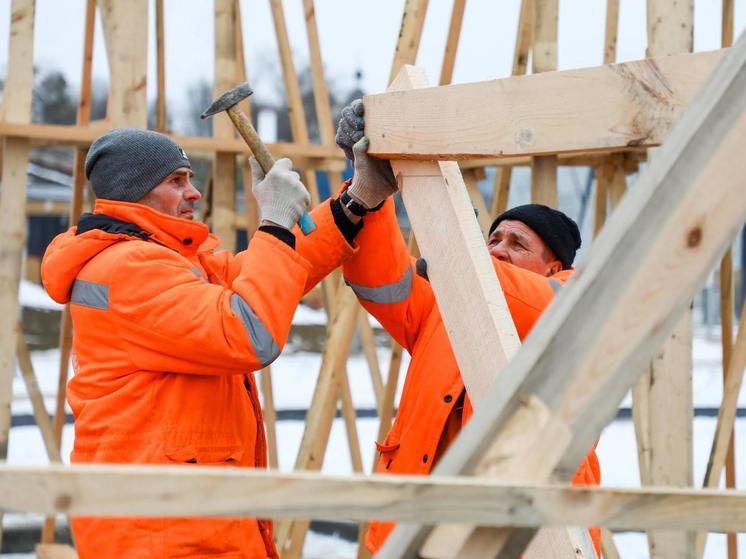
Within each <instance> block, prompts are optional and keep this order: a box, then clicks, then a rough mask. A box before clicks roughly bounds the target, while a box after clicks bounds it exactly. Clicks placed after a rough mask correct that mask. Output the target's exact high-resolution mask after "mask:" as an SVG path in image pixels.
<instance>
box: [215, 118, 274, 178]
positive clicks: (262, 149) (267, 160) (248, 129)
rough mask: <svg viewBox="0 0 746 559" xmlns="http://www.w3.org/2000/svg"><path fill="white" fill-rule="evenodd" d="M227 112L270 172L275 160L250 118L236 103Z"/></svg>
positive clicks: (264, 169)
mask: <svg viewBox="0 0 746 559" xmlns="http://www.w3.org/2000/svg"><path fill="white" fill-rule="evenodd" d="M227 112H228V116H229V117H231V120H232V121H233V124H234V125H235V126H236V129H237V130H238V133H239V134H241V137H242V138H243V139H244V140H245V141H246V143H247V144H248V145H249V148H250V149H251V153H253V154H254V157H256V160H257V161H258V162H259V165H261V167H262V170H263V171H264V172H265V173H269V170H270V169H271V168H272V165H274V164H275V160H274V158H273V157H272V154H271V153H269V150H268V149H267V146H265V145H264V142H262V140H261V138H259V134H257V133H256V130H255V129H254V125H253V124H251V121H250V120H249V118H248V117H247V116H246V115H245V114H244V112H243V111H242V110H241V109H239V108H238V107H237V106H236V105H234V106H232V107H231V108H230V109H228V111H227Z"/></svg>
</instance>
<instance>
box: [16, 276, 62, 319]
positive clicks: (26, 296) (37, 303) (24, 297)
mask: <svg viewBox="0 0 746 559" xmlns="http://www.w3.org/2000/svg"><path fill="white" fill-rule="evenodd" d="M18 299H19V301H20V302H21V306H22V307H33V308H35V309H45V310H48V311H61V310H62V308H63V305H60V304H59V303H56V302H55V301H54V300H53V299H52V298H51V297H50V296H49V295H47V292H46V291H44V288H43V287H42V286H41V285H39V284H36V283H34V282H32V281H28V280H25V279H22V280H21V283H20V284H19V286H18Z"/></svg>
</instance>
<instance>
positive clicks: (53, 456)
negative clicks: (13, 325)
mask: <svg viewBox="0 0 746 559" xmlns="http://www.w3.org/2000/svg"><path fill="white" fill-rule="evenodd" d="M17 338H18V368H19V369H20V370H21V377H22V378H23V383H24V384H25V386H26V393H27V394H28V398H29V400H30V401H31V407H32V409H33V412H34V420H35V421H36V425H37V426H38V427H39V431H41V438H42V440H43V441H44V449H45V450H46V451H47V457H48V458H49V460H50V461H51V462H61V461H62V459H61V458H60V448H59V443H58V442H57V441H56V440H55V437H54V430H53V429H52V422H51V421H50V420H49V415H47V409H46V407H45V405H44V396H43V395H42V393H41V389H40V388H39V382H38V381H37V380H36V374H34V365H33V363H32V362H31V355H30V353H29V349H28V344H27V343H26V338H25V337H24V336H23V328H22V324H21V323H20V322H19V323H18V336H17Z"/></svg>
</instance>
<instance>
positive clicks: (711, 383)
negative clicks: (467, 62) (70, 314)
mask: <svg viewBox="0 0 746 559" xmlns="http://www.w3.org/2000/svg"><path fill="white" fill-rule="evenodd" d="M32 295H33V297H40V295H39V294H38V293H36V292H34V293H33V294H32ZM42 302H43V298H42ZM40 304H41V303H40ZM324 322H325V316H324V313H323V312H321V311H313V310H309V309H306V308H300V309H299V311H298V313H297V314H296V319H295V324H318V323H324ZM58 359H59V352H58V351H57V350H49V351H39V352H34V353H33V355H32V360H33V363H34V368H35V371H36V374H37V376H38V379H39V383H40V385H41V390H42V392H43V394H44V396H45V400H46V402H47V407H48V409H53V408H52V406H53V401H54V396H55V391H56V385H57V367H58ZM720 359H721V356H720V345H719V341H718V340H713V339H707V338H706V337H705V336H704V335H703V334H697V335H696V336H695V342H694V369H695V370H694V404H695V407H698V408H716V407H717V406H718V405H719V402H720V398H721V395H722V380H721V378H722V372H721V364H720ZM388 361H389V351H388V349H387V348H385V347H380V348H379V362H380V363H381V369H382V371H383V373H384V375H385V374H386V371H387V368H388ZM408 361H409V359H408V356H407V355H405V357H404V363H403V368H404V369H405V368H406V366H407V364H408ZM320 363H321V355H320V354H319V353H310V352H304V351H293V348H292V347H290V348H288V349H287V350H286V352H285V353H284V354H283V355H282V357H281V358H280V359H278V361H277V362H276V363H275V364H274V365H273V366H272V371H273V372H272V375H273V377H272V381H273V385H274V391H275V406H276V408H277V409H278V410H299V409H307V408H308V406H309V404H310V401H311V397H312V394H313V388H314V386H315V382H316V377H317V375H318V369H319V365H320ZM404 369H403V370H404ZM348 372H349V375H350V386H351V389H352V396H353V400H354V402H355V405H356V407H357V408H358V409H361V408H367V409H370V408H373V407H374V397H373V389H372V385H371V382H370V375H369V373H368V369H367V364H366V362H365V359H364V357H363V356H362V355H361V354H359V353H358V354H354V355H352V356H351V358H350V361H349V362H348ZM402 380H403V375H402V378H400V386H399V390H401V385H402ZM739 406H740V407H742V408H743V407H746V388H745V389H744V390H742V392H741V394H740V397H739ZM622 407H629V398H627V399H625V401H624V402H622ZM12 412H13V414H14V415H15V416H18V415H26V414H30V413H31V405H30V403H29V401H28V399H27V397H26V392H25V388H24V386H23V382H22V380H21V378H20V376H19V375H16V379H15V380H14V384H13V405H12ZM715 423H716V419H715V418H714V417H697V418H696V419H695V421H694V449H695V455H694V479H695V481H696V483H697V484H700V483H701V481H702V479H703V476H704V471H705V466H706V462H707V456H708V454H709V449H710V445H711V441H712V436H713V433H714V429H715ZM303 425H304V424H303V422H302V421H295V420H287V421H280V422H278V425H277V436H278V441H279V443H280V444H279V467H280V470H282V471H289V470H291V469H292V466H293V463H294V460H295V455H296V453H297V451H298V447H299V444H300V439H301V436H302V432H303ZM376 431H377V422H376V420H375V419H372V418H371V419H367V418H361V419H359V420H358V434H359V436H360V443H361V448H362V450H363V461H364V464H365V468H366V470H367V471H370V469H371V464H372V460H373V455H374V445H373V442H374V438H375V435H376ZM72 434H73V433H72V426H70V425H68V426H66V427H65V431H64V435H63V448H62V451H63V455H64V456H68V454H69V452H70V447H71V444H72ZM345 436H346V435H345V429H344V424H343V422H342V420H336V421H335V423H334V426H333V429H332V434H331V438H330V442H329V450H328V453H327V455H326V459H325V462H324V467H323V471H324V472H326V473H335V474H344V473H349V472H351V471H352V468H351V463H350V458H349V451H348V448H347V443H346V439H345ZM736 449H737V450H736V452H737V456H736V462H737V484H738V487H740V488H743V487H744V486H746V418H740V419H738V420H737V422H736ZM598 455H599V459H600V462H601V468H602V475H603V484H604V485H607V486H618V487H635V486H639V476H638V470H637V453H636V445H635V436H634V428H633V424H632V422H631V421H630V420H623V419H622V420H616V421H614V422H613V423H612V424H611V425H609V426H608V427H607V428H606V430H605V431H604V432H603V434H602V435H601V439H600V443H599V446H598ZM8 462H9V463H11V464H29V465H32V464H33V465H40V464H45V463H47V460H46V456H45V453H44V450H43V445H42V441H41V436H40V434H39V432H38V429H37V428H36V427H35V426H27V427H14V428H13V429H12V430H11V434H10V445H9V455H8ZM38 522H40V517H38V516H35V515H19V514H9V515H6V517H5V526H6V527H11V526H20V525H28V524H30V523H38ZM615 540H616V543H617V545H618V547H619V550H620V552H621V555H622V557H623V558H624V559H627V558H630V559H637V558H639V559H643V558H646V557H648V551H647V543H646V539H645V536H644V535H643V534H634V533H629V534H617V535H616V536H615ZM739 547H740V548H741V549H742V550H746V535H742V536H741V537H740V538H739ZM355 548H356V544H354V543H351V542H346V541H344V540H342V539H339V538H333V537H329V536H322V535H319V534H310V536H309V539H308V540H307V543H306V548H305V553H304V555H305V556H306V557H308V558H316V557H318V558H322V557H323V558H340V559H343V558H347V557H350V558H352V557H355ZM724 556H725V537H724V536H719V535H711V536H710V537H709V538H708V544H707V549H706V553H705V557H708V558H716V557H717V558H720V557H724ZM2 557H3V559H6V558H10V557H17V558H19V559H20V558H21V557H24V558H26V557H31V556H29V555H3V556H2Z"/></svg>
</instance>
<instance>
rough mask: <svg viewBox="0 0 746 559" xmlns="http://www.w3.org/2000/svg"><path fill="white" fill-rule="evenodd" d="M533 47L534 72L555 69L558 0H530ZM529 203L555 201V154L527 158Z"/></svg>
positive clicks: (549, 203)
mask: <svg viewBox="0 0 746 559" xmlns="http://www.w3.org/2000/svg"><path fill="white" fill-rule="evenodd" d="M534 3H535V8H534V10H535V14H534V17H535V21H534V46H533V50H532V57H531V66H532V70H533V73H534V74H539V73H541V72H553V71H555V70H557V22H558V19H559V0H534ZM531 202H532V203H534V204H544V205H545V206H549V207H551V208H556V207H558V203H557V156H556V155H547V156H542V157H535V158H533V159H532V161H531Z"/></svg>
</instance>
